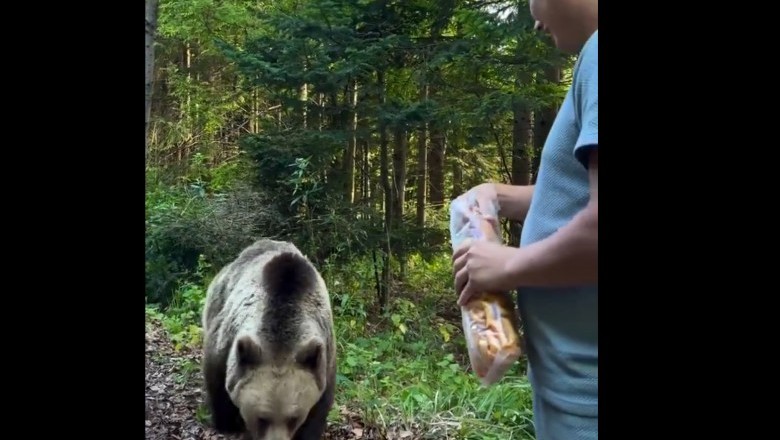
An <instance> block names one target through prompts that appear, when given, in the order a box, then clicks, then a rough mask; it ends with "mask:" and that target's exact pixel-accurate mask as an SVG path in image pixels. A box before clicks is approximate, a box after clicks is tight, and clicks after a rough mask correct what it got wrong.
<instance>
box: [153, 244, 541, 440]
mask: <svg viewBox="0 0 780 440" xmlns="http://www.w3.org/2000/svg"><path fill="white" fill-rule="evenodd" d="M450 270H451V269H450V266H449V259H448V258H447V257H446V256H442V257H440V258H437V259H435V260H433V261H432V262H429V263H426V262H424V261H422V260H421V259H420V258H416V257H412V258H410V259H409V262H408V272H407V279H406V282H405V283H404V284H402V285H399V286H398V288H397V289H395V290H399V291H398V292H396V291H394V292H393V299H392V300H391V302H390V305H389V308H388V311H387V313H385V314H383V315H379V314H378V313H377V312H376V310H375V306H374V302H375V301H374V299H375V292H374V291H373V286H372V285H371V282H370V280H371V277H370V276H367V275H368V274H370V273H371V271H372V269H371V260H370V259H366V260H365V261H356V262H355V263H354V267H348V268H341V269H340V270H336V269H334V268H331V267H325V268H323V273H324V274H325V275H326V279H327V280H328V283H329V286H330V290H331V297H332V303H333V312H334V316H335V325H336V337H337V341H338V354H339V357H338V377H337V400H336V405H335V407H334V409H333V411H332V412H331V415H330V416H331V418H332V420H333V421H337V420H338V419H339V417H340V416H339V411H340V408H342V407H346V408H348V409H349V410H350V411H354V412H356V413H358V414H360V415H361V416H362V417H363V419H364V421H365V422H366V423H367V424H369V425H374V426H377V427H379V428H380V429H382V430H384V429H391V428H399V427H400V429H409V430H412V429H413V430H415V431H418V432H424V433H426V438H432V439H438V438H453V437H455V438H461V439H480V440H487V439H532V438H533V434H532V432H533V431H532V428H531V420H530V418H531V394H530V388H529V385H528V382H527V380H526V379H525V377H524V376H522V375H521V373H520V365H519V364H518V365H517V368H515V369H514V370H513V371H512V372H510V374H508V375H507V376H506V377H505V378H504V380H502V381H501V382H500V383H499V384H497V385H494V386H492V387H489V388H483V387H481V386H480V385H479V383H478V381H477V380H476V377H475V376H474V374H473V373H472V372H471V371H470V370H469V369H468V358H467V356H466V355H465V348H464V343H463V336H462V333H461V330H460V323H459V319H460V314H459V311H458V310H456V307H455V305H454V304H455V301H454V300H453V299H452V298H451V296H452V292H451V288H450V289H449V290H448V286H449V285H450V284H451V272H450ZM213 273H214V271H213V268H211V267H209V265H208V264H206V262H205V261H204V260H203V258H201V259H200V263H199V265H198V271H197V274H198V275H199V276H200V281H199V282H195V283H193V282H184V283H182V284H181V285H180V286H179V287H178V289H176V291H175V293H174V296H173V299H172V301H171V303H170V305H169V306H168V307H167V308H166V309H165V310H160V308H158V307H156V306H154V305H150V306H149V307H148V308H147V313H148V315H150V318H151V317H153V318H156V319H159V320H161V321H162V323H163V325H164V327H165V329H166V331H167V332H168V333H169V335H170V337H171V338H172V340H173V341H174V343H175V344H176V345H177V348H179V349H180V348H182V347H184V346H195V347H197V346H199V344H200V342H201V341H202V331H201V329H200V312H201V310H202V307H203V303H204V299H205V286H206V285H207V283H208V282H209V281H210V276H212V275H210V274H213ZM422 286H425V287H424V288H423V287H422ZM437 311H439V312H438V313H437ZM442 311H446V312H447V313H443V312H442ZM442 315H446V316H442Z"/></svg>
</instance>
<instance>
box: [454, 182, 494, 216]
mask: <svg viewBox="0 0 780 440" xmlns="http://www.w3.org/2000/svg"><path fill="white" fill-rule="evenodd" d="M472 196H473V197H474V200H475V201H476V203H477V208H478V209H479V212H480V214H482V216H484V217H485V218H486V219H488V220H491V221H494V222H496V221H498V218H497V215H498V210H499V206H498V193H497V192H496V186H495V185H494V184H492V183H482V184H479V185H477V186H475V187H473V188H471V189H470V190H469V191H468V192H466V193H465V194H463V195H461V196H460V197H459V198H466V199H468V198H470V197H472Z"/></svg>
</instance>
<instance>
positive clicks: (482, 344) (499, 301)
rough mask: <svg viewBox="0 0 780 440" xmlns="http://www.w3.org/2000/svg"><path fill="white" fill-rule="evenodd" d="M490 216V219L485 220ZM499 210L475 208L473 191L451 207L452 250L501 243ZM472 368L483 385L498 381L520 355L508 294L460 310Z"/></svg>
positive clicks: (481, 297)
mask: <svg viewBox="0 0 780 440" xmlns="http://www.w3.org/2000/svg"><path fill="white" fill-rule="evenodd" d="M488 217H489V218H488ZM500 237H501V234H500V230H499V229H498V207H497V206H496V203H495V202H493V203H491V204H490V206H478V204H477V202H476V199H475V194H474V192H473V191H472V192H469V193H467V194H466V195H465V196H461V197H458V198H457V199H455V200H453V201H452V204H451V205H450V239H451V242H452V248H453V251H454V250H455V249H457V247H458V246H460V244H461V243H463V242H464V241H465V240H466V239H469V238H470V239H475V240H489V241H494V242H499V241H500V240H501V238H500ZM461 317H462V323H463V333H464V335H465V337H466V347H467V348H468V353H469V360H470V362H471V368H472V369H473V370H474V372H475V373H476V375H477V377H478V378H479V380H480V382H481V383H482V385H483V386H489V385H491V384H493V383H495V382H497V381H499V380H500V379H501V378H502V377H503V376H504V374H506V372H507V371H508V370H509V368H511V367H512V364H514V363H515V362H516V361H517V360H518V359H519V358H520V355H521V353H522V349H521V345H520V344H521V340H520V336H519V333H518V331H517V328H518V321H519V319H518V318H519V317H518V315H517V312H516V311H515V307H514V304H513V302H512V298H511V297H510V296H509V293H508V292H483V293H480V294H477V295H474V296H473V297H472V298H471V300H470V301H469V302H468V303H467V304H465V305H463V306H462V307H461Z"/></svg>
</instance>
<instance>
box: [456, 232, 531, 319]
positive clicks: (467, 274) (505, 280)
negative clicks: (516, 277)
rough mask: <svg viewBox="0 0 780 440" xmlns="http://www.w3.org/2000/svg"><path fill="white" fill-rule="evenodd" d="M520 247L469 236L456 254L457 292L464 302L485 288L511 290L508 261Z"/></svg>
mask: <svg viewBox="0 0 780 440" xmlns="http://www.w3.org/2000/svg"><path fill="white" fill-rule="evenodd" d="M516 251H517V248H514V247H510V246H506V245H503V244H500V243H495V242H490V241H483V240H466V241H465V242H463V244H462V245H460V246H459V247H458V248H457V249H456V250H455V252H454V253H453V255H452V261H453V265H452V267H453V272H455V293H456V294H457V295H458V305H460V306H463V305H464V304H466V303H467V302H469V300H470V299H471V298H472V297H473V296H474V295H475V294H479V293H483V292H499V291H503V290H511V289H512V288H513V286H512V277H511V274H510V273H509V272H508V270H507V265H506V262H507V261H509V260H510V258H512V256H513V255H514V253H515V252H516Z"/></svg>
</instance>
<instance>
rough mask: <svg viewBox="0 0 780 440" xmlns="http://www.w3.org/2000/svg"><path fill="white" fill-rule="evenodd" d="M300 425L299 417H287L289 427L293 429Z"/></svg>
mask: <svg viewBox="0 0 780 440" xmlns="http://www.w3.org/2000/svg"><path fill="white" fill-rule="evenodd" d="M297 425H298V418H297V417H289V418H288V419H287V429H288V430H290V431H292V430H294V429H295V427H296V426H297Z"/></svg>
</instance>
